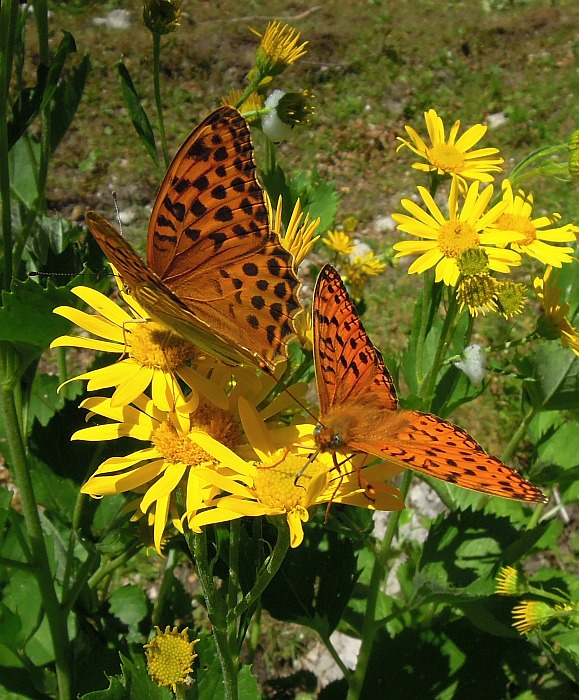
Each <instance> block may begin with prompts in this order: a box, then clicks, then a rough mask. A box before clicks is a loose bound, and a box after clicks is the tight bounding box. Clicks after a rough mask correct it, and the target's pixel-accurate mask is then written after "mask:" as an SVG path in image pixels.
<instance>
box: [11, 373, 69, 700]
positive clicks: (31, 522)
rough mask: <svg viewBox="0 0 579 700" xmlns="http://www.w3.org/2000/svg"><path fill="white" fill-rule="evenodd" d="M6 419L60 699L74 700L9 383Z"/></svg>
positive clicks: (63, 622)
mask: <svg viewBox="0 0 579 700" xmlns="http://www.w3.org/2000/svg"><path fill="white" fill-rule="evenodd" d="M0 401H1V404H2V417H3V419H4V427H5V431H6V437H7V441H8V446H9V453H10V464H11V467H12V469H13V472H14V478H15V481H16V483H17V485H18V488H19V489H20V500H21V504H22V513H23V515H24V520H25V522H26V529H27V531H28V536H29V538H30V549H31V552H32V559H31V561H30V562H29V563H30V564H31V565H32V566H33V567H34V574H35V578H36V582H37V584H38V588H39V590H40V596H41V598H42V605H43V608H44V612H45V614H46V618H47V620H48V625H49V629H50V636H51V639H52V645H53V648H54V656H55V666H56V678H57V683H58V697H59V700H70V698H72V697H73V690H72V665H71V662H72V650H71V647H70V641H69V638H68V627H67V616H66V614H65V613H64V610H63V608H62V607H61V605H60V603H59V600H58V596H57V594H56V590H55V587H54V583H53V578H52V572H51V570H50V562H49V559H48V552H47V550H46V543H45V540H44V535H43V532H42V525H41V523H40V516H39V514H38V509H37V507H36V498H35V496H34V488H33V485H32V478H31V475H30V471H29V469H28V464H27V460H26V453H25V449H24V442H23V440H22V435H21V433H20V429H19V425H18V417H17V414H16V406H15V403H14V394H13V392H12V390H11V387H9V386H7V385H6V384H5V383H4V384H3V385H2V390H1V393H0Z"/></svg>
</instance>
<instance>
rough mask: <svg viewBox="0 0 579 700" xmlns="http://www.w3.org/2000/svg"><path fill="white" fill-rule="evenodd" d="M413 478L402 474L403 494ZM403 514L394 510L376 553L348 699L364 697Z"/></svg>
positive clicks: (349, 683)
mask: <svg viewBox="0 0 579 700" xmlns="http://www.w3.org/2000/svg"><path fill="white" fill-rule="evenodd" d="M411 481H412V472H411V471H409V470H406V471H405V472H404V475H403V477H402V484H401V486H400V490H401V491H402V494H403V496H404V498H406V495H407V494H408V489H409V488H410V483H411ZM401 514H402V511H401V510H398V511H395V512H394V513H392V515H391V516H390V520H389V521H388V526H387V528H386V532H385V534H384V539H383V540H382V544H381V545H380V549H379V550H378V551H377V552H376V554H375V559H374V567H373V569H372V574H371V576H370V583H369V585H368V597H367V599H366V612H365V614H364V626H363V630H362V646H361V647H360V652H359V654H358V661H357V663H356V668H355V670H354V673H353V674H352V675H351V676H350V677H349V680H348V695H347V700H358V699H359V698H361V697H362V695H361V693H362V689H363V685H364V678H365V677H366V672H367V670H368V663H369V662H370V656H371V654H372V646H373V644H374V638H375V637H376V634H377V632H378V629H380V627H378V626H377V625H376V606H377V603H378V596H379V593H380V587H381V585H382V582H383V581H384V576H385V573H386V564H387V562H388V559H389V557H390V554H391V550H392V540H393V539H394V536H395V535H396V533H397V531H398V523H399V521H400V516H401Z"/></svg>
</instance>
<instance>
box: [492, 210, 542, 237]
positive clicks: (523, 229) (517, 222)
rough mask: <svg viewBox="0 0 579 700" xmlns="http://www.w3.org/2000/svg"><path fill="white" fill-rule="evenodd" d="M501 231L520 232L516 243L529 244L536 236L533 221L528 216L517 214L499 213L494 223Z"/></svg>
mask: <svg viewBox="0 0 579 700" xmlns="http://www.w3.org/2000/svg"><path fill="white" fill-rule="evenodd" d="M496 225H497V226H498V227H499V228H500V229H501V230H502V231H517V232H518V233H520V234H521V240H519V241H516V243H517V245H530V244H531V243H532V242H533V241H534V240H536V238H537V232H536V230H535V227H534V226H533V222H532V221H531V219H529V217H528V216H520V215H519V214H501V215H500V216H499V218H498V219H497V224H496Z"/></svg>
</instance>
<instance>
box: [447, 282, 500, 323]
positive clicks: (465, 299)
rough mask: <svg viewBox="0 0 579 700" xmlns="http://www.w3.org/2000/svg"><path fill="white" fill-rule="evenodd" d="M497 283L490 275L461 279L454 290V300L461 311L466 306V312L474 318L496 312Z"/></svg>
mask: <svg viewBox="0 0 579 700" xmlns="http://www.w3.org/2000/svg"><path fill="white" fill-rule="evenodd" d="M498 285H499V283H498V282H497V280H495V279H494V277H491V276H490V275H488V274H486V275H471V276H469V277H462V278H461V279H460V281H459V283H458V286H457V288H456V298H457V300H458V302H459V304H460V310H461V311H462V310H463V308H464V307H465V306H468V311H469V313H470V315H471V316H474V317H475V318H476V317H477V316H478V315H479V314H482V315H483V316H485V315H486V314H487V313H489V312H491V311H498V307H497V301H496V294H497V287H498Z"/></svg>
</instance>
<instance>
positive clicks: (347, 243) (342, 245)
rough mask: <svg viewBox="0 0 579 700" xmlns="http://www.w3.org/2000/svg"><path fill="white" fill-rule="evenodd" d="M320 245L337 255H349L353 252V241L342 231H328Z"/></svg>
mask: <svg viewBox="0 0 579 700" xmlns="http://www.w3.org/2000/svg"><path fill="white" fill-rule="evenodd" d="M322 243H323V244H324V245H325V246H327V247H328V248H329V249H330V250H333V251H334V252H335V253H338V255H350V253H352V251H353V250H354V245H355V244H354V241H353V239H352V238H351V236H349V235H348V234H347V233H345V232H344V231H338V230H336V231H328V232H327V233H326V237H325V238H322Z"/></svg>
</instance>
